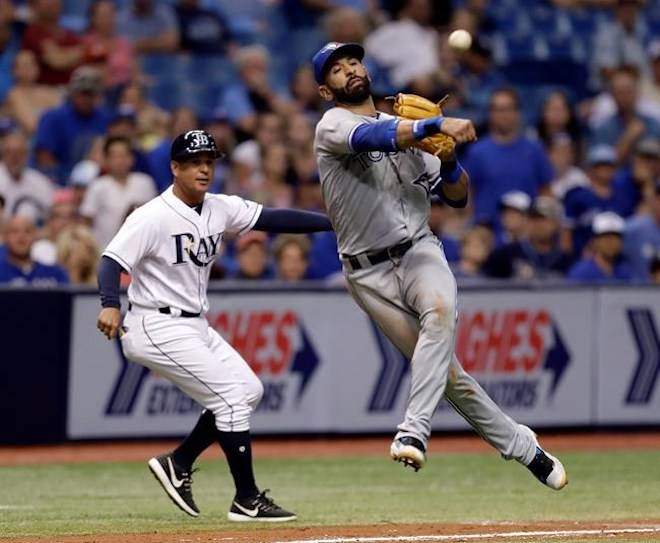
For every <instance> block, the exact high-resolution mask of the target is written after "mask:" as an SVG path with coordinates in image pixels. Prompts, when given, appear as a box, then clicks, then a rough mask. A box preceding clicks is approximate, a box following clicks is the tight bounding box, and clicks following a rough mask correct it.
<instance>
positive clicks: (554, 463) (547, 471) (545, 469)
mask: <svg viewBox="0 0 660 543" xmlns="http://www.w3.org/2000/svg"><path fill="white" fill-rule="evenodd" d="M527 469H528V470H529V471H531V472H532V474H533V475H534V477H536V478H537V479H538V480H539V481H541V482H542V483H543V484H544V485H546V486H549V487H550V488H552V489H554V490H561V489H562V488H564V487H565V486H566V485H567V484H568V477H567V476H566V469H564V466H563V464H562V463H561V462H560V461H559V460H558V459H557V458H555V457H554V456H552V455H551V454H550V453H547V452H545V451H544V450H543V449H542V448H541V447H538V446H537V447H536V455H535V456H534V459H533V460H532V461H531V462H530V463H529V464H528V465H527Z"/></svg>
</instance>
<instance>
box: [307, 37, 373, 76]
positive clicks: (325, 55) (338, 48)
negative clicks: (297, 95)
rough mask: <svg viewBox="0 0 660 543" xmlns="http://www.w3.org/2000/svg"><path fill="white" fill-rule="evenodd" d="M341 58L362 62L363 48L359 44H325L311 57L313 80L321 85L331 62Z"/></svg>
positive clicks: (334, 42)
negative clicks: (350, 58)
mask: <svg viewBox="0 0 660 543" xmlns="http://www.w3.org/2000/svg"><path fill="white" fill-rule="evenodd" d="M341 57H352V58H356V59H358V60H362V59H363V58H364V48H363V47H362V46H361V45H360V44H359V43H339V42H336V41H331V42H330V43H326V44H325V45H324V46H323V47H322V48H321V49H319V50H318V51H317V52H316V54H315V55H314V56H313V57H312V64H313V65H314V78H315V79H316V82H317V83H318V84H319V85H322V84H323V79H324V78H325V74H326V73H327V72H328V70H329V69H330V66H331V65H332V62H333V61H335V60H336V59H338V58H341Z"/></svg>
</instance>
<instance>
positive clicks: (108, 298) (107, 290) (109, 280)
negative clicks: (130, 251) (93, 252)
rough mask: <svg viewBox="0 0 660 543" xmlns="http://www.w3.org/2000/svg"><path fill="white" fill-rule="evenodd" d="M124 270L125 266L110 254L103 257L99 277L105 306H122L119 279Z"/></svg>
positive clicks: (102, 303)
mask: <svg viewBox="0 0 660 543" xmlns="http://www.w3.org/2000/svg"><path fill="white" fill-rule="evenodd" d="M122 270H123V268H122V267H121V265H120V264H119V262H117V261H116V260H113V259H112V258H110V257H109V256H104V257H102V258H101V263H100V264H99V271H98V276H97V277H98V282H99V294H100V295H101V305H102V306H103V307H116V308H120V307H121V303H120V302H119V279H120V276H121V272H122Z"/></svg>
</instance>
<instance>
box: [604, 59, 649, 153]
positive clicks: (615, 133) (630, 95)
mask: <svg viewBox="0 0 660 543" xmlns="http://www.w3.org/2000/svg"><path fill="white" fill-rule="evenodd" d="M638 78H639V76H638V75H637V73H636V72H635V71H634V70H633V69H630V68H626V67H622V68H618V69H617V70H616V71H615V72H614V73H613V74H612V77H611V79H610V93H611V94H612V98H613V99H614V103H615V105H616V112H615V113H614V114H613V115H612V116H611V117H609V118H607V119H605V120H604V121H603V122H602V123H601V124H599V125H597V126H596V127H595V128H594V130H593V133H592V137H591V141H592V144H606V145H611V146H613V147H615V148H616V151H617V156H618V158H619V160H620V161H621V162H623V161H626V160H628V158H629V157H630V152H631V151H632V149H633V147H634V145H635V143H636V142H637V141H638V140H639V139H640V138H642V137H652V138H660V123H658V121H657V120H655V119H654V118H653V117H649V116H648V115H645V114H643V113H640V111H639V83H638Z"/></svg>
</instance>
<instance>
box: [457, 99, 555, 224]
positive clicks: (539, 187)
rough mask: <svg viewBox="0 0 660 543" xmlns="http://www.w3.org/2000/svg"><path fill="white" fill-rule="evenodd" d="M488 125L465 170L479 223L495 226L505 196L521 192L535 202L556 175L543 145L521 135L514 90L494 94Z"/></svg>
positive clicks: (469, 154) (472, 148) (471, 150)
mask: <svg viewBox="0 0 660 543" xmlns="http://www.w3.org/2000/svg"><path fill="white" fill-rule="evenodd" d="M489 124H490V132H489V134H488V135H487V136H486V137H484V138H481V139H480V140H479V141H478V142H476V143H474V144H473V145H470V146H469V147H468V149H467V153H466V155H465V161H464V166H465V169H466V170H467V172H468V173H469V174H470V185H471V187H472V205H473V206H474V212H475V217H476V219H477V220H478V221H484V220H485V221H490V222H495V219H496V217H497V206H498V203H499V201H500V198H501V196H502V195H503V194H504V193H506V192H509V191H512V190H519V191H522V192H525V193H526V194H527V195H528V196H529V197H530V198H535V197H536V196H538V195H539V194H541V193H543V192H546V191H548V190H549V188H548V185H549V183H550V181H551V180H552V177H553V171H552V166H551V164H550V162H549V160H548V158H547V156H546V154H545V151H544V150H543V147H542V146H541V144H540V143H539V142H538V141H534V140H532V139H530V138H528V137H526V136H525V135H523V134H522V132H521V116H520V98H519V96H518V93H517V92H516V91H515V90H514V89H509V88H503V89H500V90H498V91H496V92H495V93H494V94H493V96H492V97H491V99H490V112H489Z"/></svg>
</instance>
